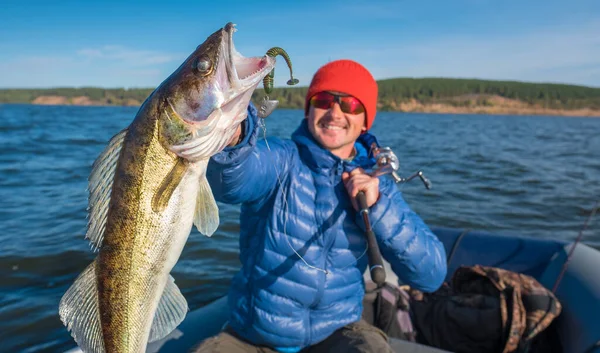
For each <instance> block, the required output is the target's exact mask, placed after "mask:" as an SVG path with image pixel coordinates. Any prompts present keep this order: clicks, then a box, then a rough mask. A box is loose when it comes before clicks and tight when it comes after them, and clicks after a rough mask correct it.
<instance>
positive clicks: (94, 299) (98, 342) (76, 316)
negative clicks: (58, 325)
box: [58, 261, 104, 352]
mask: <svg viewBox="0 0 600 353" xmlns="http://www.w3.org/2000/svg"><path fill="white" fill-rule="evenodd" d="M98 308H99V306H98V289H97V287H96V261H94V262H92V263H91V264H90V265H89V266H88V267H87V268H86V269H85V270H84V271H83V272H82V273H81V274H80V275H79V276H78V277H77V279H76V280H75V283H73V285H72V286H71V287H70V288H69V289H68V290H67V292H66V293H65V295H63V297H62V299H61V300H60V304H59V307H58V314H59V316H60V319H61V321H62V322H63V324H64V325H65V326H66V327H67V329H68V330H69V331H70V332H71V336H73V338H74V339H75V342H77V344H78V345H79V347H80V348H81V350H82V351H84V352H104V341H103V339H102V326H101V325H100V311H99V309H98Z"/></svg>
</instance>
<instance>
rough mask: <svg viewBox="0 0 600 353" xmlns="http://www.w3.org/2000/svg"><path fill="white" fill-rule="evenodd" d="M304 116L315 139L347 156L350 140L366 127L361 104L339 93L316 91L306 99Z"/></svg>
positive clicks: (349, 149) (337, 153)
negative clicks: (307, 102) (308, 105)
mask: <svg viewBox="0 0 600 353" xmlns="http://www.w3.org/2000/svg"><path fill="white" fill-rule="evenodd" d="M336 96H337V97H336ZM352 113H354V114H352ZM306 118H307V119H308V129H309V130H310V132H311V134H312V135H313V137H314V138H315V140H317V142H318V143H319V144H320V145H321V146H323V147H324V148H325V149H327V150H329V151H331V153H333V154H334V155H336V156H338V157H340V158H348V157H349V156H350V154H351V153H352V150H353V148H354V142H356V139H358V137H359V136H360V134H361V133H362V132H363V131H366V127H365V111H364V107H363V105H362V104H361V103H360V101H358V99H356V98H354V97H352V96H349V95H346V94H343V93H338V92H320V93H317V94H316V95H315V96H313V97H312V98H311V100H310V108H309V110H308V116H307V117H306Z"/></svg>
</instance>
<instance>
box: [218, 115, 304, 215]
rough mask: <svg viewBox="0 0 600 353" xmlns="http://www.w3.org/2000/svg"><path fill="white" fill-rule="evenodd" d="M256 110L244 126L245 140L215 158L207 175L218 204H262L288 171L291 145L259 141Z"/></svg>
mask: <svg viewBox="0 0 600 353" xmlns="http://www.w3.org/2000/svg"><path fill="white" fill-rule="evenodd" d="M258 119H259V118H258V117H257V115H256V108H254V106H253V105H252V104H251V105H250V106H249V107H248V118H246V120H244V122H242V129H243V133H244V139H243V140H242V141H241V142H240V143H239V144H238V145H236V146H234V147H227V148H225V149H224V150H223V151H222V152H220V153H217V154H216V155H214V156H213V157H212V158H211V159H210V161H209V163H208V168H207V171H206V177H207V179H208V183H209V184H210V187H211V189H212V192H213V195H214V196H215V200H217V201H219V202H224V203H230V204H238V203H243V202H260V201H261V200H263V199H264V198H266V197H268V195H270V193H271V192H272V191H273V190H275V187H276V185H277V178H278V177H279V178H282V177H283V175H285V173H287V170H288V164H289V161H290V159H291V158H290V154H291V153H290V151H291V148H292V147H291V143H290V142H289V141H288V142H286V141H283V140H280V139H276V138H269V140H268V145H267V143H265V141H264V140H261V141H258V132H259V130H260V129H259V127H258Z"/></svg>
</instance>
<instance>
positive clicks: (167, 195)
mask: <svg viewBox="0 0 600 353" xmlns="http://www.w3.org/2000/svg"><path fill="white" fill-rule="evenodd" d="M187 167H188V162H187V161H186V160H185V159H183V158H181V157H177V162H176V163H175V165H174V166H173V168H171V171H170V172H169V174H167V176H166V177H165V178H164V179H163V181H162V183H161V184H160V187H159V188H158V190H157V191H156V193H155V194H154V196H153V197H152V210H153V211H154V212H162V211H164V209H165V208H167V205H168V204H169V200H170V199H171V196H172V195H173V191H175V189H176V188H177V186H178V185H179V183H181V179H183V176H184V175H185V172H186V170H187Z"/></svg>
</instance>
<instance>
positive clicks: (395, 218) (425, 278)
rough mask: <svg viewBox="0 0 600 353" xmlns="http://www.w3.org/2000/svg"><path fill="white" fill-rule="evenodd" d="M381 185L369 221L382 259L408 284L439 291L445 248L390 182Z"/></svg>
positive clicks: (442, 274)
mask: <svg viewBox="0 0 600 353" xmlns="http://www.w3.org/2000/svg"><path fill="white" fill-rule="evenodd" d="M380 182H381V183H380V192H379V194H380V197H379V200H378V201H377V203H375V204H374V205H373V206H372V207H371V209H370V211H369V219H370V221H371V227H372V229H373V232H374V233H375V236H376V237H377V243H378V245H379V248H380V250H381V254H382V256H383V257H384V258H385V260H386V261H388V262H389V263H390V264H391V265H392V269H393V270H394V273H396V275H397V276H398V278H399V279H400V280H401V281H402V282H403V283H404V284H408V285H410V286H411V287H413V288H416V289H419V290H421V291H424V292H434V291H436V290H437V289H438V288H439V287H440V286H441V285H442V283H443V281H444V279H445V277H446V272H447V266H446V251H445V249H444V245H443V244H442V243H441V242H440V241H439V239H438V238H437V236H436V235H435V234H433V232H432V231H431V230H430V229H429V227H428V226H427V225H426V224H425V223H424V222H423V220H422V219H421V217H419V215H417V214H416V213H415V212H413V211H412V210H411V209H410V207H409V206H408V204H407V203H406V202H405V201H404V199H403V198H402V194H401V193H400V191H399V190H398V188H397V187H396V185H395V184H394V183H393V182H392V181H391V180H390V179H389V178H385V177H384V178H381V179H380ZM359 219H360V223H359V224H361V225H362V226H364V224H363V222H362V218H360V217H359Z"/></svg>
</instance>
